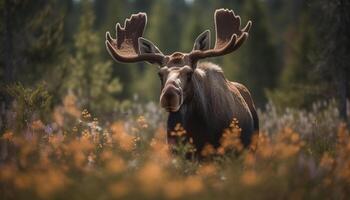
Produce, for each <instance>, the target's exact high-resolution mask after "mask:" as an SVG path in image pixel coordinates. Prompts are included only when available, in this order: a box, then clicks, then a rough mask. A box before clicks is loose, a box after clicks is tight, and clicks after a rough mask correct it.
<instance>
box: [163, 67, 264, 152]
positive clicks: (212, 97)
mask: <svg viewBox="0 0 350 200" xmlns="http://www.w3.org/2000/svg"><path fill="white" fill-rule="evenodd" d="M188 87H189V89H188V91H187V92H189V93H190V94H188V99H187V100H185V101H184V103H183V104H182V106H181V107H180V109H179V110H178V111H177V112H170V113H169V117H168V124H167V127H168V128H167V129H168V141H169V142H170V143H176V137H175V136H172V135H171V134H170V133H171V132H172V131H173V130H174V128H175V126H176V125H177V124H181V125H182V126H183V127H184V129H185V130H186V131H187V135H186V137H188V138H192V139H193V143H194V146H195V147H196V149H197V150H198V151H199V152H200V151H201V150H202V149H203V147H204V145H206V144H210V145H212V146H214V147H218V146H219V145H220V143H219V141H220V138H221V136H222V133H223V131H224V129H226V128H228V127H229V125H230V123H231V122H232V120H233V119H234V118H235V119H237V120H238V122H239V126H240V128H241V129H242V132H241V141H242V143H243V145H244V146H248V145H249V144H250V143H251V138H252V135H253V134H255V133H257V132H258V129H259V121H258V117H257V113H256V110H255V107H254V104H253V101H252V98H251V96H250V93H249V91H248V89H247V88H246V87H245V86H243V85H242V84H239V83H236V82H230V81H228V80H227V79H226V78H225V77H224V75H223V72H222V70H221V68H220V67H219V66H217V65H215V64H213V63H209V62H204V63H199V64H198V66H197V68H196V70H195V71H194V74H193V76H192V80H191V85H190V86H188Z"/></svg>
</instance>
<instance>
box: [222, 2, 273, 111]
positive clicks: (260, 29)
mask: <svg viewBox="0 0 350 200" xmlns="http://www.w3.org/2000/svg"><path fill="white" fill-rule="evenodd" d="M237 14H238V13H237ZM242 19H243V22H242V24H245V23H246V22H245V21H244V20H248V19H249V20H252V22H253V26H252V28H251V30H250V33H249V38H248V39H247V41H246V42H245V43H244V44H243V45H242V47H241V48H240V49H239V50H238V51H237V52H234V53H233V54H232V55H227V56H226V57H225V58H224V61H223V62H224V64H223V66H225V67H224V70H225V74H227V75H228V77H229V78H232V79H233V80H235V81H238V82H241V83H243V84H245V85H246V86H247V87H248V88H249V90H250V91H251V93H252V95H253V99H254V101H255V104H257V105H258V106H263V105H264V104H265V103H266V101H267V98H266V94H265V91H266V90H267V89H272V88H274V87H275V86H276V82H277V77H278V75H279V60H278V55H277V52H276V46H275V44H274V43H273V40H272V37H271V33H270V30H271V29H270V27H269V24H268V22H267V18H266V8H265V7H264V5H263V3H262V2H261V1H259V0H248V1H245V2H244V5H243V14H242ZM228 68H229V69H228Z"/></svg>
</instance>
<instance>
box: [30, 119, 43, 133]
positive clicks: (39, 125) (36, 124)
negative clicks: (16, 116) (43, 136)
mask: <svg viewBox="0 0 350 200" xmlns="http://www.w3.org/2000/svg"><path fill="white" fill-rule="evenodd" d="M31 128H32V129H33V130H34V131H38V130H44V129H45V125H44V124H43V122H42V121H41V120H36V121H33V122H32V123H31Z"/></svg>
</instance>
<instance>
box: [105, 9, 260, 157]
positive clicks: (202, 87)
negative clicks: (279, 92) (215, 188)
mask: <svg viewBox="0 0 350 200" xmlns="http://www.w3.org/2000/svg"><path fill="white" fill-rule="evenodd" d="M214 20H215V30H216V40H215V46H214V48H210V31H209V30H206V31H204V32H203V33H202V34H200V35H199V36H198V37H197V39H196V40H195V43H194V46H193V49H192V51H191V52H190V53H181V52H175V53H173V54H171V55H164V54H163V53H162V52H161V51H160V50H159V49H158V48H157V47H156V46H155V45H154V44H153V43H152V42H150V41H148V40H146V39H144V38H143V37H142V34H143V32H144V28H145V26H146V23H147V15H146V14H145V13H138V14H136V15H132V16H131V17H130V18H129V19H126V20H125V23H124V26H121V25H120V24H119V23H118V24H117V26H116V32H117V35H116V39H113V38H112V37H111V36H110V33H109V32H107V33H106V47H107V50H108V52H109V53H110V55H111V56H112V57H113V58H114V59H115V60H116V61H119V62H126V63H130V62H140V61H148V62H150V63H152V64H157V65H158V66H159V72H158V75H159V78H160V81H161V85H162V87H161V94H160V105H161V106H162V107H163V108H164V109H165V110H166V111H168V112H169V118H168V142H169V143H174V140H175V138H174V137H173V136H172V135H171V134H170V133H171V131H172V130H173V129H174V128H175V126H176V125H177V124H181V125H182V126H183V127H184V129H185V130H186V132H187V134H186V137H187V139H190V138H192V139H193V143H194V145H195V147H196V149H197V152H200V151H201V150H202V148H203V147H204V145H206V144H211V145H213V146H214V147H218V146H219V142H220V138H221V136H222V132H223V130H224V129H225V128H228V127H229V125H230V123H231V122H232V121H233V119H237V120H238V125H239V127H240V128H241V129H242V132H241V142H242V143H243V145H244V146H246V147H247V146H248V145H249V144H250V143H251V139H252V136H253V135H254V134H255V133H258V130H259V122H258V116H257V113H256V110H255V107H254V103H253V100H252V98H251V96H250V93H249V91H248V89H247V88H246V87H245V86H243V85H242V84H239V83H235V82H230V81H228V80H227V79H226V78H225V76H224V74H223V71H222V69H221V68H220V67H219V66H217V65H215V64H212V63H209V62H203V63H200V62H198V61H199V60H200V59H204V58H208V57H216V56H221V55H225V54H229V53H231V52H233V51H235V50H237V49H238V48H239V47H240V46H241V45H242V44H243V43H244V41H245V40H246V39H247V38H248V32H249V29H250V27H251V24H252V23H251V21H249V22H248V23H247V25H246V26H245V27H244V28H243V29H241V28H240V26H241V19H240V17H239V16H237V15H235V14H234V12H233V11H232V10H227V9H219V10H216V12H215V15H214Z"/></svg>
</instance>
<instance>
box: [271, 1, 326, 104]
mask: <svg viewBox="0 0 350 200" xmlns="http://www.w3.org/2000/svg"><path fill="white" fill-rule="evenodd" d="M315 39H316V38H315V28H314V26H313V25H312V23H311V22H310V10H309V9H308V7H307V5H304V7H303V11H302V12H301V14H300V17H299V18H298V20H297V21H296V23H295V24H294V23H293V24H290V27H289V31H288V32H287V34H285V39H284V40H285V44H286V47H285V49H286V50H285V56H284V60H285V65H284V68H283V70H282V72H281V76H280V79H279V82H278V87H277V88H276V89H275V90H273V91H269V92H268V96H269V98H270V99H271V100H272V101H273V102H274V103H275V104H276V105H278V106H281V107H287V106H288V107H299V108H305V107H308V106H310V105H311V104H312V103H313V102H314V101H316V99H319V98H320V95H319V93H320V90H321V88H326V86H325V85H324V84H321V83H322V82H321V81H320V80H319V73H318V72H317V71H316V68H315V64H314V58H313V57H314V49H315V44H316V40H315Z"/></svg>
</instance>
